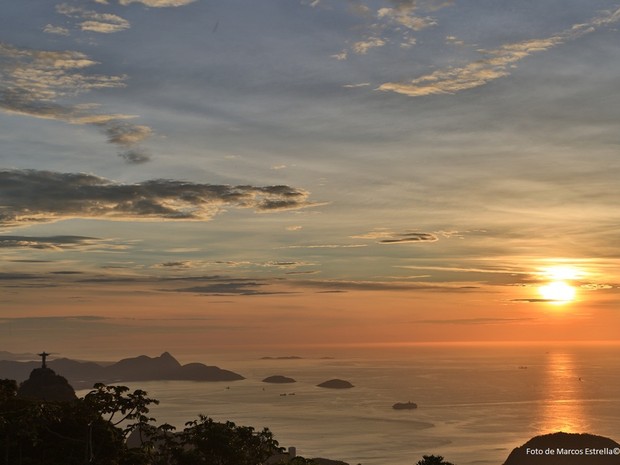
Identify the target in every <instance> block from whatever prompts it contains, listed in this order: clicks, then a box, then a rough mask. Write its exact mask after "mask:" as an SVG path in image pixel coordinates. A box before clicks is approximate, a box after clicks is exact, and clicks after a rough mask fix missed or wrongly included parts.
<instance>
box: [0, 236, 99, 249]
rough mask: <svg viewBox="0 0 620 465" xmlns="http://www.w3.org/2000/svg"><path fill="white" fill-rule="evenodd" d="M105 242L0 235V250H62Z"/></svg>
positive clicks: (71, 237) (76, 238)
mask: <svg viewBox="0 0 620 465" xmlns="http://www.w3.org/2000/svg"><path fill="white" fill-rule="evenodd" d="M103 242H105V240H102V239H97V238H95V237H85V236H43V237H35V236H4V235H0V249H7V248H28V249H41V250H63V249H71V248H78V247H79V248H82V247H93V246H99V245H100V244H101V243H103Z"/></svg>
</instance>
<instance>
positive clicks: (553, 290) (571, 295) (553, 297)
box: [538, 281, 576, 304]
mask: <svg viewBox="0 0 620 465" xmlns="http://www.w3.org/2000/svg"><path fill="white" fill-rule="evenodd" d="M538 292H540V295H541V296H542V297H543V298H544V299H545V300H549V301H551V302H552V303H558V304H563V303H566V302H570V301H572V300H575V292H576V291H575V288H574V287H573V286H571V285H570V284H567V283H565V282H564V281H553V282H552V283H549V284H545V285H544V286H541V287H539V288H538Z"/></svg>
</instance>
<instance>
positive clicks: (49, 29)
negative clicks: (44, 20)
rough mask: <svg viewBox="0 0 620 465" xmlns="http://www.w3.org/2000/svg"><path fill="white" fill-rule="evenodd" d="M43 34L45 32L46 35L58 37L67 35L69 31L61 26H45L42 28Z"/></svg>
mask: <svg viewBox="0 0 620 465" xmlns="http://www.w3.org/2000/svg"><path fill="white" fill-rule="evenodd" d="M43 32H45V33H46V34H55V35H59V36H68V35H69V29H67V28H66V27H62V26H54V25H53V24H46V25H45V27H44V28H43Z"/></svg>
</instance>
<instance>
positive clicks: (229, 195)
mask: <svg viewBox="0 0 620 465" xmlns="http://www.w3.org/2000/svg"><path fill="white" fill-rule="evenodd" d="M310 205H311V204H310V203H309V202H308V192H306V191H304V190H302V189H297V188H294V187H289V186H264V187H255V186H248V185H246V186H229V185H214V184H199V183H191V182H184V181H175V180H167V179H156V180H151V181H145V182H141V183H137V184H119V183H115V182H113V181H110V180H108V179H105V178H101V177H97V176H94V175H92V174H84V173H58V172H51V171H37V170H2V171H0V226H19V225H24V224H32V223H44V222H51V221H58V220H62V219H67V218H108V219H120V220H146V219H157V220H200V221H205V220H209V219H211V218H212V217H213V216H214V215H216V214H217V213H218V212H219V211H220V210H221V209H222V208H225V207H237V208H250V209H254V210H255V211H257V212H271V211H278V210H290V209H299V208H304V207H308V206H310Z"/></svg>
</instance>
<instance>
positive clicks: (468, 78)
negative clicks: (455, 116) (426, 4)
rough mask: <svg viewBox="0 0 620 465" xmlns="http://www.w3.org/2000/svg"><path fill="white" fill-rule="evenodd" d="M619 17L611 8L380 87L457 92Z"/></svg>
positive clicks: (418, 93)
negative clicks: (547, 34) (539, 36)
mask: <svg viewBox="0 0 620 465" xmlns="http://www.w3.org/2000/svg"><path fill="white" fill-rule="evenodd" d="M619 20H620V9H617V10H615V11H608V12H606V13H604V14H603V15H601V16H598V17H596V18H593V19H591V20H590V21H588V22H586V23H580V24H574V25H573V26H572V27H570V28H568V29H565V30H564V31H562V32H560V33H558V34H555V35H552V36H550V37H546V38H542V39H530V40H524V41H521V42H516V43H511V44H505V45H502V46H501V47H499V48H496V49H492V50H480V53H482V54H483V55H484V56H485V58H483V59H480V60H477V61H474V62H471V63H468V64H466V65H465V66H461V67H449V68H444V69H440V70H437V71H435V72H433V73H431V74H427V75H424V76H421V77H419V78H416V79H413V80H411V81H409V82H386V83H384V84H381V85H380V86H379V87H378V90H382V91H390V92H396V93H399V94H403V95H407V96H409V97H421V96H425V95H434V94H454V93H456V92H460V91H463V90H467V89H473V88H475V87H480V86H483V85H485V84H487V83H489V82H491V81H494V80H495V79H499V78H501V77H504V76H508V75H509V74H510V69H511V68H512V67H514V66H515V64H516V63H517V62H519V61H521V60H523V59H524V58H526V57H528V56H529V55H531V54H533V53H538V52H543V51H546V50H549V49H551V48H553V47H556V46H558V45H560V44H563V43H565V42H568V41H571V40H575V39H578V38H580V37H582V36H584V35H586V34H589V33H591V32H593V31H595V30H596V29H597V28H599V27H602V26H606V25H610V24H613V23H616V22H618V21H619Z"/></svg>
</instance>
